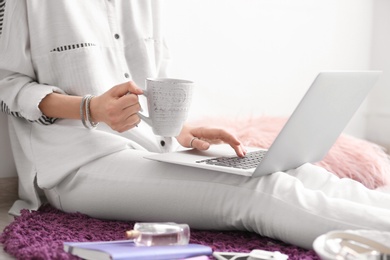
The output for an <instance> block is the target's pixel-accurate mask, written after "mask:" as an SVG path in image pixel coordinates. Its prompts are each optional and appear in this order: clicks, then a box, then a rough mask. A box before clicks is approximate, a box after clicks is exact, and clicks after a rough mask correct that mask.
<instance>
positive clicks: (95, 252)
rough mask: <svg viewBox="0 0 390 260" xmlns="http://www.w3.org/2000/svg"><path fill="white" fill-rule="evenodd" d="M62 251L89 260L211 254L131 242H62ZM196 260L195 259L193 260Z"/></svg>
mask: <svg viewBox="0 0 390 260" xmlns="http://www.w3.org/2000/svg"><path fill="white" fill-rule="evenodd" d="M64 250H65V252H68V253H70V254H72V255H76V256H78V257H81V258H84V259H91V260H106V259H113V260H119V259H120V260H124V259H129V260H130V259H137V260H164V259H186V258H192V257H196V256H208V255H211V254H212V249H211V247H208V246H204V245H198V244H188V245H183V246H150V247H149V246H135V244H134V242H133V241H132V240H119V241H108V242H64ZM195 259H196V258H195Z"/></svg>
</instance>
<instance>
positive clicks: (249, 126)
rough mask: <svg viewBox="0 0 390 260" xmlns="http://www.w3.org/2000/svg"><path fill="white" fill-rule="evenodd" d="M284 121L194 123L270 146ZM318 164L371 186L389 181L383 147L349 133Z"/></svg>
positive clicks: (389, 159)
mask: <svg viewBox="0 0 390 260" xmlns="http://www.w3.org/2000/svg"><path fill="white" fill-rule="evenodd" d="M285 122H286V118H283V117H269V116H261V117H256V118H249V119H239V120H229V119H221V118H219V119H216V118H208V119H203V120H200V121H196V122H194V124H197V125H208V126H218V127H223V128H225V129H228V130H230V131H231V132H232V133H234V134H235V135H236V136H237V137H238V138H239V139H240V140H241V141H242V142H243V144H244V145H245V146H254V147H261V148H268V147H269V146H270V145H271V144H272V142H273V140H274V139H275V137H276V136H277V134H278V133H279V131H280V130H281V128H282V127H283V125H284V124H285ZM316 164H317V165H319V166H322V167H324V168H325V169H327V170H328V171H330V172H333V173H334V174H336V175H337V176H339V177H341V178H345V177H346V178H351V179H354V180H356V181H359V182H361V183H362V184H363V185H365V186H366V187H368V188H371V189H375V188H377V187H381V186H385V185H389V184H390V157H389V155H388V154H386V152H385V151H384V149H383V148H382V147H380V146H379V145H377V144H374V143H371V142H368V141H365V140H362V139H359V138H355V137H352V136H349V135H345V134H342V135H341V136H340V137H339V138H338V140H337V141H336V143H335V144H334V145H333V147H332V148H331V149H330V151H329V153H328V154H327V155H326V156H325V158H324V159H323V160H322V161H320V162H318V163H316Z"/></svg>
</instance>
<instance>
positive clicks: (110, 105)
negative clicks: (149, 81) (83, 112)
mask: <svg viewBox="0 0 390 260" xmlns="http://www.w3.org/2000/svg"><path fill="white" fill-rule="evenodd" d="M142 93H143V91H142V89H140V88H138V87H137V86H136V85H135V83H134V82H126V83H123V84H120V85H117V86H115V87H113V88H111V89H110V90H108V91H107V92H105V93H104V94H102V95H100V96H97V97H94V98H93V99H92V100H91V104H90V107H91V117H92V120H93V121H94V122H104V123H106V124H107V125H108V126H110V127H111V128H112V129H113V130H115V131H118V132H120V133H121V132H124V131H126V130H129V129H131V128H133V127H134V126H136V125H138V124H139V122H140V118H139V117H138V114H137V113H138V112H139V111H140V110H141V106H140V104H139V102H138V95H140V94H142Z"/></svg>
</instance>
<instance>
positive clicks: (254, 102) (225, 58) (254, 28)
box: [164, 0, 386, 136]
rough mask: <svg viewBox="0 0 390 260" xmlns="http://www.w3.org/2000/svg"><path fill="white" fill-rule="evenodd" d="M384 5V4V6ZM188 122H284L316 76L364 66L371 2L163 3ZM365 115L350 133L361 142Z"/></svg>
mask: <svg viewBox="0 0 390 260" xmlns="http://www.w3.org/2000/svg"><path fill="white" fill-rule="evenodd" d="M384 1H386V0H384ZM164 3H165V12H166V14H167V24H166V28H167V29H166V30H167V35H168V42H169V45H170V48H171V52H172V59H173V64H172V67H171V73H172V75H173V76H175V77H184V78H189V79H193V80H195V81H196V82H197V85H198V89H197V95H196V97H195V100H194V105H193V109H192V115H191V117H193V118H197V117H199V116H202V115H210V114H211V115H223V116H228V117H230V118H231V117H233V118H235V117H238V116H248V115H261V114H267V115H289V114H290V113H291V112H292V110H293V109H294V108H295V106H296V105H297V103H298V102H299V100H300V98H301V97H302V95H303V94H304V92H305V91H306V89H307V88H308V87H309V85H310V83H311V82H312V80H313V79H314V77H315V76H316V74H317V73H318V72H319V71H321V70H365V69H368V68H369V66H370V51H371V34H372V31H371V29H372V1H371V0H293V1H292V0H164ZM365 116H366V114H365V113H364V109H361V110H360V113H359V114H357V116H356V117H355V119H354V121H353V122H351V124H350V126H349V127H348V131H349V133H352V134H354V135H357V136H364V134H365V129H364V125H365V123H364V120H365Z"/></svg>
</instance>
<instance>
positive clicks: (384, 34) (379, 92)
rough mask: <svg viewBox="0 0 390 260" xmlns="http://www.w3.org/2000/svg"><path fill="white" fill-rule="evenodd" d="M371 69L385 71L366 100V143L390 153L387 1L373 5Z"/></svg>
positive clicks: (389, 4) (389, 16)
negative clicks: (368, 141) (367, 110)
mask: <svg viewBox="0 0 390 260" xmlns="http://www.w3.org/2000/svg"><path fill="white" fill-rule="evenodd" d="M372 39H373V45H372V68H373V69H381V70H383V71H384V74H383V76H382V77H381V79H380V80H379V82H378V84H377V87H376V88H375V89H374V91H373V93H372V95H371V96H370V99H369V103H368V105H369V109H370V113H369V116H368V128H367V139H369V140H371V141H374V142H377V143H380V144H382V145H383V146H385V147H387V149H388V150H389V151H390V1H388V0H375V1H374V27H373V36H372Z"/></svg>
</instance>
